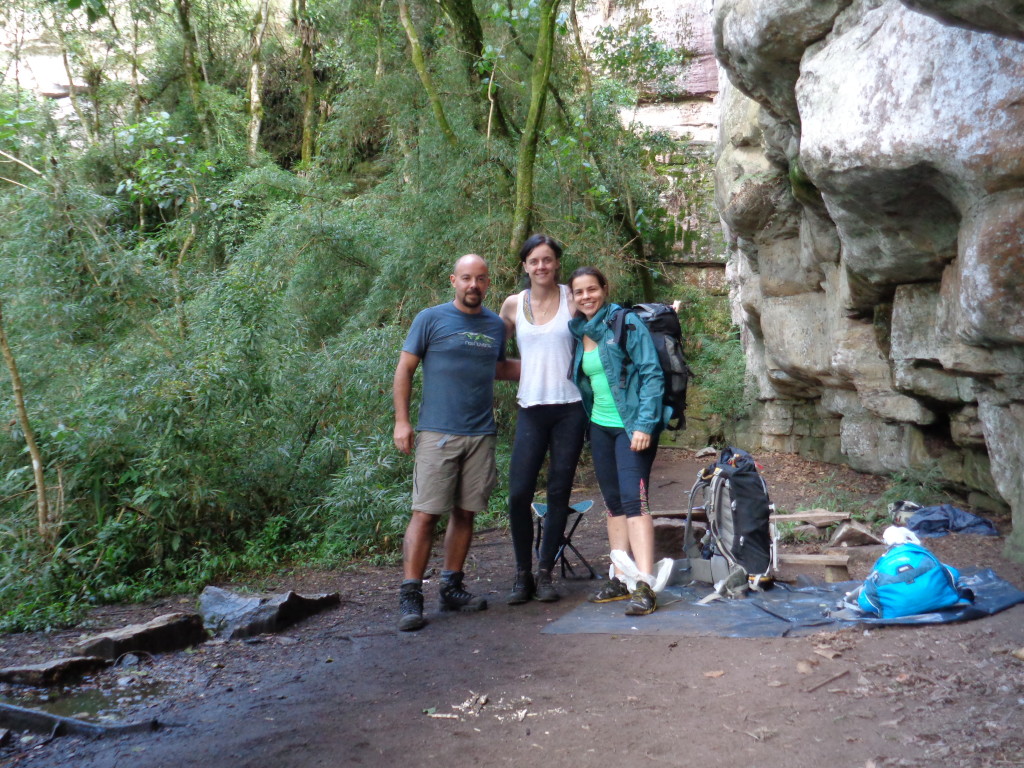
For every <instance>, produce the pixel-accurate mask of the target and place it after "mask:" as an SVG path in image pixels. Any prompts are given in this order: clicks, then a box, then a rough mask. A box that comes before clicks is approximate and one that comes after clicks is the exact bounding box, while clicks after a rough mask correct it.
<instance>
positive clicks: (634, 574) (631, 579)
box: [608, 549, 673, 594]
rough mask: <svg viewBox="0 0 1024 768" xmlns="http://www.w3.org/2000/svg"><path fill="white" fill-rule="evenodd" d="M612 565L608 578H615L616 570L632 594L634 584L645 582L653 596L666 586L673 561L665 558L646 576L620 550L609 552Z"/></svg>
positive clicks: (631, 559) (670, 574) (634, 587)
mask: <svg viewBox="0 0 1024 768" xmlns="http://www.w3.org/2000/svg"><path fill="white" fill-rule="evenodd" d="M611 558H612V565H611V567H610V569H609V574H608V577H609V578H611V577H613V576H615V569H616V568H618V569H619V571H620V572H621V573H622V577H621V579H622V581H624V582H625V583H626V588H627V589H629V591H630V592H632V591H633V590H634V589H636V583H637V582H638V581H646V582H647V584H648V585H649V586H650V588H651V589H652V590H654V593H655V594H658V593H659V592H661V591H662V590H663V589H665V587H666V586H667V585H668V580H669V578H670V577H671V576H672V565H673V561H672V558H671V557H665V558H662V559H661V560H659V561H658V562H656V563H655V564H654V573H653V574H647V573H642V572H641V571H640V569H639V568H637V567H636V563H635V562H633V558H631V557H630V556H629V555H627V554H626V553H625V552H623V551H622V550H621V549H613V550H612V552H611Z"/></svg>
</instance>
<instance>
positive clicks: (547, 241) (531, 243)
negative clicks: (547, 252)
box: [519, 234, 562, 264]
mask: <svg viewBox="0 0 1024 768" xmlns="http://www.w3.org/2000/svg"><path fill="white" fill-rule="evenodd" d="M539 245H546V246H547V247H548V248H550V249H551V250H552V251H554V252H555V258H556V259H559V260H561V258H562V244H561V243H560V242H558V241H557V240H555V238H553V237H551V236H550V235H539V234H538V235H530V236H529V237H528V238H526V242H524V243H523V246H522V248H520V249H519V261H520V263H523V264H525V263H526V258H527V257H528V256H529V255H530V254H531V253H532V252H533V249H534V248H536V247H537V246H539Z"/></svg>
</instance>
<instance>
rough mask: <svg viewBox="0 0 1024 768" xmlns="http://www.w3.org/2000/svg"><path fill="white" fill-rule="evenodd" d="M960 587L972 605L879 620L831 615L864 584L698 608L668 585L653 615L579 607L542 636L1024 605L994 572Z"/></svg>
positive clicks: (810, 626) (919, 620)
mask: <svg viewBox="0 0 1024 768" xmlns="http://www.w3.org/2000/svg"><path fill="white" fill-rule="evenodd" d="M961 576H962V578H963V582H964V584H965V585H966V586H968V587H970V588H971V589H972V590H974V594H975V600H974V604H973V605H964V606H955V607H953V608H949V609H946V610H943V611H936V612H935V613H928V614H922V615H917V616H905V617H903V618H899V619H879V618H875V617H872V616H870V615H867V614H863V613H860V612H859V611H851V610H843V611H839V612H838V613H837V612H836V609H837V607H838V606H839V604H840V603H841V602H842V599H843V595H845V594H846V593H847V592H849V591H851V590H853V589H855V588H856V587H858V586H860V583H861V582H858V581H847V582H842V583H839V584H825V583H818V582H814V583H812V582H802V583H798V584H796V585H788V584H777V585H776V586H775V587H774V588H772V589H770V590H769V591H767V592H761V593H756V592H752V593H750V596H749V597H747V598H746V599H742V600H715V601H714V602H712V603H709V604H707V605H698V604H697V602H698V601H699V600H700V599H701V598H703V597H705V596H706V595H709V594H710V593H711V588H710V587H708V586H705V585H697V586H691V587H668V588H666V589H665V591H664V592H662V593H661V594H660V595H659V596H658V610H657V611H655V612H654V613H652V614H650V615H649V616H626V615H624V613H623V612H624V611H625V609H626V602H625V601H618V602H614V603H603V604H596V603H587V602H583V603H581V604H580V605H578V606H576V607H575V608H574V609H572V610H571V611H569V613H567V614H566V615H565V616H562V617H561V618H560V619H558V620H556V621H553V622H551V623H550V624H548V625H547V626H546V627H545V628H544V629H543V630H542V631H543V632H544V633H545V634H555V635H571V634H615V635H619V634H621V635H628V634H637V635H659V634H663V635H675V636H680V637H785V636H787V635H803V634H808V633H811V632H817V631H819V630H823V629H841V628H843V627H850V626H854V625H857V624H861V625H895V624H901V625H913V624H942V623H948V622H953V621H968V620H970V619H977V618H981V617H983V616H991V615H992V614H994V613H998V612H999V611H1002V610H1005V609H1007V608H1010V607H1012V606H1014V605H1016V604H1018V603H1022V602H1024V592H1021V591H1020V590H1019V589H1017V588H1016V587H1014V586H1013V585H1012V584H1010V583H1009V582H1007V581H1003V580H1002V579H1000V578H999V577H998V576H996V574H995V573H994V572H993V571H992V570H991V569H984V570H964V571H961Z"/></svg>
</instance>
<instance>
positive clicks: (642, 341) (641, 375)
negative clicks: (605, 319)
mask: <svg viewBox="0 0 1024 768" xmlns="http://www.w3.org/2000/svg"><path fill="white" fill-rule="evenodd" d="M627 325H630V326H633V329H632V330H631V331H630V332H629V333H627V334H626V352H627V353H628V354H629V359H630V360H631V361H632V364H633V367H634V368H635V373H636V375H637V378H638V379H639V400H638V403H637V414H636V423H635V424H634V426H633V428H634V429H635V430H638V431H640V432H646V433H647V434H653V433H654V432H656V431H658V430H660V429H661V428H662V427H664V426H665V424H664V419H663V412H664V408H663V405H662V399H663V397H664V394H665V379H664V375H663V374H662V372H661V363H660V362H658V350H657V349H655V347H654V339H652V338H651V332H650V331H648V330H647V326H645V325H644V324H643V323H642V322H640V321H639V320H635V319H631V320H627Z"/></svg>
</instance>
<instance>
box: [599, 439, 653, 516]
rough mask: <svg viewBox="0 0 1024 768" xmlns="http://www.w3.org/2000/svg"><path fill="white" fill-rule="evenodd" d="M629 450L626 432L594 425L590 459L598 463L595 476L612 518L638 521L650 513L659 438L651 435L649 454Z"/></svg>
mask: <svg viewBox="0 0 1024 768" xmlns="http://www.w3.org/2000/svg"><path fill="white" fill-rule="evenodd" d="M629 446H630V439H629V434H628V433H627V432H626V430H624V429H622V428H621V427H620V428H617V429H616V428H613V427H602V426H600V425H598V424H594V423H591V425H590V455H591V457H592V458H593V459H594V473H595V474H596V475H597V483H598V485H600V486H601V495H602V496H604V503H605V506H606V507H608V514H609V515H611V516H612V517H617V516H618V515H625V516H626V517H636V516H637V515H644V514H648V513H649V512H650V509H649V508H648V505H647V493H648V486H649V485H650V482H651V467H652V466H654V457H655V456H656V455H657V453H658V435H657V434H653V435H651V445H650V447H649V448H647V450H644V451H633V450H630V448H629Z"/></svg>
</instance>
